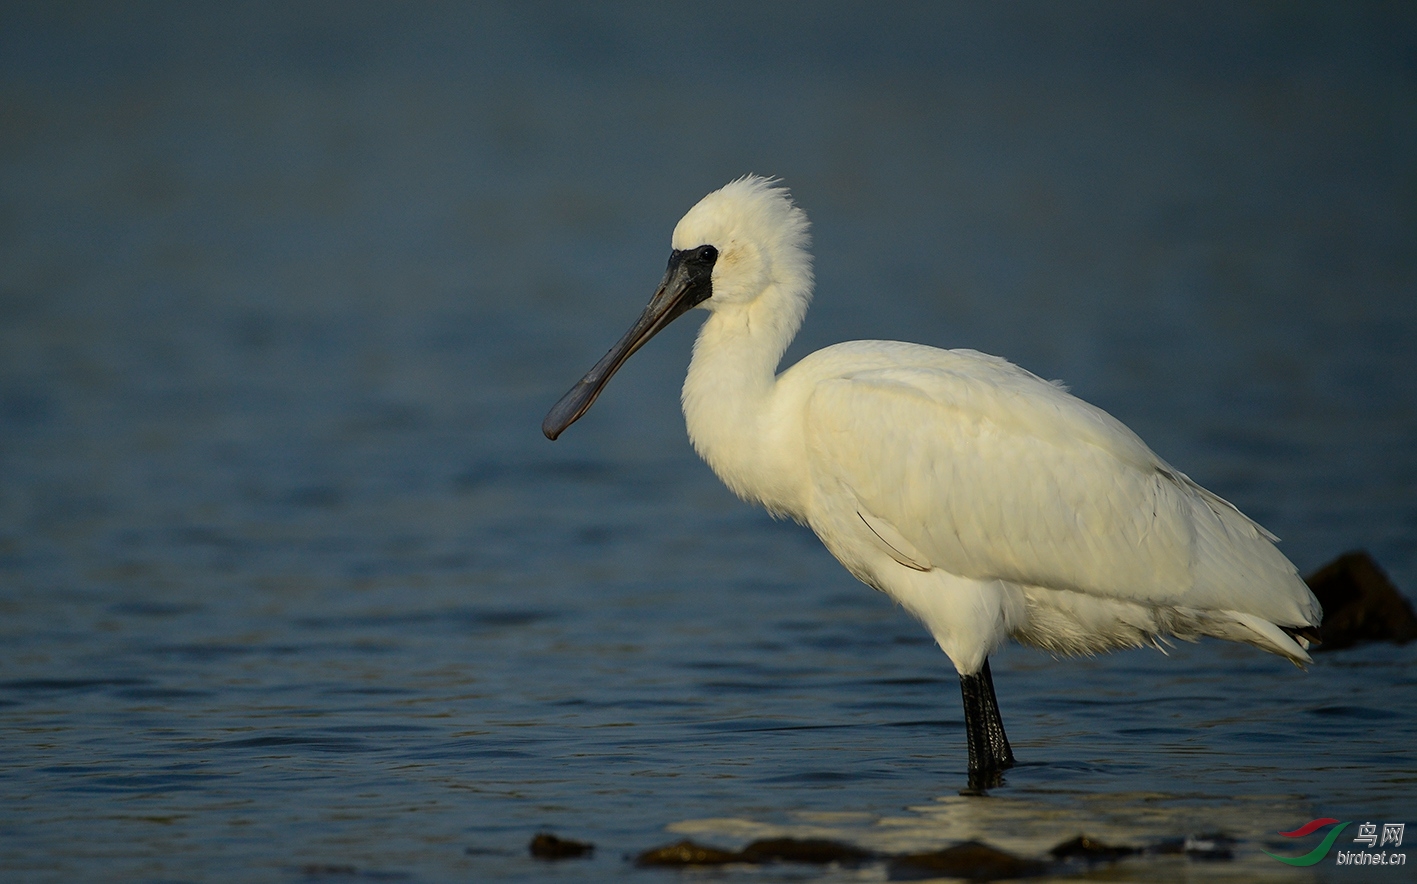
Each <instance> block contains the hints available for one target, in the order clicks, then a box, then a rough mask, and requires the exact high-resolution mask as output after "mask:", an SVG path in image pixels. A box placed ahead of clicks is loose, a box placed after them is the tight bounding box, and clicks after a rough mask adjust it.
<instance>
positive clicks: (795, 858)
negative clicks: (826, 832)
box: [739, 838, 875, 865]
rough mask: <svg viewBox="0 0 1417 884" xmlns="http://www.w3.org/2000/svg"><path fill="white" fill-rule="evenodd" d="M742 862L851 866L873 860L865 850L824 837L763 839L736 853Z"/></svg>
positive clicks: (870, 854)
mask: <svg viewBox="0 0 1417 884" xmlns="http://www.w3.org/2000/svg"><path fill="white" fill-rule="evenodd" d="M739 855H740V856H741V857H742V858H743V860H744V861H745V862H751V863H764V862H786V863H816V864H818V865H825V864H827V863H840V864H842V865H853V864H856V863H861V862H864V861H866V860H869V859H872V858H874V857H875V854H874V853H872V852H871V851H869V850H864V849H862V848H860V847H857V846H855V845H853V844H846V843H844V842H841V841H830V840H827V839H825V838H801V839H799V838H766V839H763V840H761V841H754V842H753V843H752V844H749V845H748V846H747V847H745V848H743V851H742V853H740V854H739Z"/></svg>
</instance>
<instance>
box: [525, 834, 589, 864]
mask: <svg viewBox="0 0 1417 884" xmlns="http://www.w3.org/2000/svg"><path fill="white" fill-rule="evenodd" d="M527 849H528V850H530V851H531V855H532V856H534V857H536V858H537V859H547V860H556V859H574V858H575V857H578V856H589V855H590V854H592V853H594V852H595V845H594V844H590V843H589V842H585V841H572V840H571V839H569V838H557V837H556V836H555V835H552V834H551V833H550V832H542V833H540V834H539V835H537V836H536V837H535V838H533V839H531V844H529V845H528V846H527Z"/></svg>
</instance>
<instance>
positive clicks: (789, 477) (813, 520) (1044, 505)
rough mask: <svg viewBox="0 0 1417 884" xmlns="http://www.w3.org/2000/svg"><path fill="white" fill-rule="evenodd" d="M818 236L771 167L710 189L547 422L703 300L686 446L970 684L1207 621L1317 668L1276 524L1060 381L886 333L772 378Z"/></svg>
mask: <svg viewBox="0 0 1417 884" xmlns="http://www.w3.org/2000/svg"><path fill="white" fill-rule="evenodd" d="M808 241H809V237H808V232H807V219H806V217H805V215H804V214H803V213H802V211H801V210H800V209H798V208H796V207H795V206H794V205H793V204H792V202H791V200H790V198H789V196H788V194H787V192H786V191H785V190H784V189H782V188H779V187H776V186H774V184H773V182H771V181H769V180H767V179H764V178H759V177H755V176H750V177H746V178H742V179H740V180H737V181H734V182H732V183H731V184H729V185H727V186H726V187H724V188H722V189H721V190H718V191H716V192H714V193H711V194H709V195H708V196H707V197H705V198H704V199H703V200H702V201H700V202H699V203H698V205H696V206H694V208H693V209H691V210H690V211H689V213H688V214H686V215H685V216H684V218H683V219H682V220H681V221H680V222H679V224H678V226H677V227H676V228H675V230H674V236H673V247H674V250H675V251H674V257H672V258H671V261H670V270H669V273H668V274H666V277H665V282H664V283H663V284H662V285H661V286H660V290H659V292H657V293H656V296H655V299H654V300H653V301H652V302H651V304H650V306H649V307H648V308H646V312H645V315H644V316H642V317H641V321H640V322H639V323H637V325H636V327H635V328H634V329H632V330H631V332H630V333H629V334H627V335H626V338H625V339H624V340H622V341H621V343H620V344H619V345H617V348H616V349H615V350H612V351H611V353H610V354H607V356H606V358H605V359H604V360H602V361H601V363H600V364H599V365H597V366H596V368H595V369H593V370H592V372H591V373H590V374H589V375H587V377H586V379H585V380H584V381H582V382H581V384H579V385H577V387H576V388H575V389H573V390H572V391H571V393H568V394H567V397H566V398H565V399H563V400H562V402H561V403H560V404H558V405H557V407H556V408H555V409H553V410H552V412H551V414H550V415H548V417H547V422H546V425H545V426H544V429H545V431H546V433H547V435H548V436H550V437H551V438H555V436H556V435H558V434H559V433H560V432H561V431H562V430H564V429H565V427H566V426H568V425H569V424H570V423H571V422H572V421H574V420H575V419H577V418H578V417H580V415H581V414H583V413H584V412H585V410H586V409H587V408H589V406H590V403H591V402H592V401H593V400H594V398H595V396H596V395H597V394H598V393H599V391H600V389H601V388H602V387H603V386H604V384H605V382H606V381H607V380H608V379H609V377H610V375H611V374H613V372H614V371H615V369H616V368H618V367H619V365H620V364H621V363H623V361H624V359H625V358H628V356H629V354H630V353H633V352H634V350H635V349H638V347H639V346H640V345H641V344H643V343H644V341H646V340H648V338H649V337H650V336H652V335H653V334H654V333H655V332H656V331H658V329H659V328H662V327H663V326H664V325H666V324H668V322H669V321H671V320H672V319H673V318H674V317H675V316H677V315H679V313H681V312H683V310H685V309H687V307H689V306H700V307H703V308H705V309H707V310H708V311H709V312H710V315H709V317H708V319H707V321H705V322H704V324H703V327H702V329H701V330H700V332H699V336H698V340H697V341H696V343H695V345H694V355H693V359H692V361H691V362H690V364H689V371H688V376H687V378H686V380H685V382H684V390H683V405H684V416H685V420H686V423H687V426H688V431H689V437H690V439H691V440H692V442H693V444H694V448H695V449H696V450H697V451H698V452H699V454H700V455H701V456H702V457H703V459H704V460H705V461H707V462H708V464H709V466H710V467H712V469H713V470H714V472H715V473H716V474H717V475H718V476H719V477H720V478H721V479H722V480H723V481H724V483H725V484H727V485H728V487H729V488H731V489H732V490H733V491H734V493H736V494H737V495H738V496H740V497H742V498H744V499H746V500H749V501H753V502H756V503H759V504H761V505H762V506H764V507H766V508H767V509H768V510H770V511H771V512H773V513H775V514H777V515H781V516H788V517H791V518H793V519H796V520H798V521H799V522H802V523H804V524H806V525H809V526H811V528H812V530H813V531H815V532H816V533H817V536H818V537H820V538H821V540H822V542H823V543H824V544H825V545H826V547H827V549H828V550H830V551H831V553H832V554H833V555H834V556H836V558H837V559H838V560H840V561H841V563H842V564H843V565H845V566H846V568H847V569H848V570H849V571H850V572H851V573H852V574H854V575H855V576H856V577H857V578H859V579H860V580H861V581H863V582H865V583H867V584H868V585H870V586H873V587H875V588H876V589H879V590H881V591H882V592H885V593H887V594H888V595H890V596H891V597H892V598H894V599H895V600H897V601H898V602H900V603H901V604H902V605H903V606H904V607H905V608H906V609H907V610H909V611H910V612H911V613H912V614H913V615H915V616H916V617H917V618H919V619H920V621H921V622H922V623H924V625H925V626H926V628H928V629H929V630H930V632H931V634H932V635H933V636H934V637H935V639H936V641H937V642H938V643H939V645H940V647H941V648H942V649H943V650H944V651H945V653H946V654H948V655H949V657H950V659H951V660H952V661H953V662H954V664H955V667H956V669H957V670H958V671H959V673H960V675H961V676H962V677H969V676H973V675H975V674H977V673H979V672H980V670H981V668H983V667H986V660H987V657H988V655H989V654H990V653H991V652H992V651H993V650H994V649H995V648H997V647H998V646H999V645H1000V644H1001V643H1002V642H1003V641H1005V640H1006V639H1007V638H1008V637H1010V636H1012V637H1013V638H1015V639H1017V640H1018V641H1020V642H1023V643H1025V644H1028V645H1033V646H1035V647H1039V648H1043V649H1045V650H1048V651H1052V652H1054V653H1060V654H1077V653H1094V652H1097V651H1104V650H1109V649H1112V648H1118V647H1129V646H1139V645H1143V644H1147V643H1151V644H1155V643H1156V642H1157V641H1158V640H1160V639H1164V638H1165V637H1167V636H1176V637H1179V638H1182V639H1187V640H1190V639H1194V638H1196V637H1198V636H1214V637H1217V638H1222V639H1229V640H1233V641H1240V642H1246V643H1249V644H1252V645H1255V646H1257V647H1259V648H1262V649H1264V650H1266V651H1270V652H1272V653H1276V654H1280V655H1283V656H1285V657H1287V658H1289V659H1291V660H1293V661H1295V662H1296V663H1305V662H1308V661H1309V655H1308V654H1307V653H1306V651H1305V647H1306V646H1307V641H1306V640H1305V639H1303V638H1296V637H1292V634H1293V633H1295V632H1297V631H1299V630H1305V631H1307V630H1306V629H1305V628H1306V627H1314V626H1317V625H1318V623H1319V618H1320V614H1321V611H1320V608H1319V605H1318V602H1317V601H1316V600H1315V598H1314V596H1313V595H1312V593H1310V592H1309V590H1308V588H1307V587H1306V586H1305V584H1304V582H1303V581H1302V580H1301V579H1300V578H1299V576H1298V574H1297V573H1296V571H1295V569H1294V566H1293V565H1292V564H1290V562H1289V561H1288V560H1287V559H1286V558H1285V557H1284V556H1283V555H1282V554H1281V553H1280V552H1279V551H1278V550H1277V549H1276V548H1275V547H1274V544H1273V542H1272V541H1274V540H1275V538H1274V537H1273V535H1271V534H1269V533H1268V532H1267V531H1265V530H1264V529H1263V528H1261V527H1260V526H1259V525H1257V524H1255V523H1254V522H1252V521H1251V520H1250V519H1248V518H1247V517H1245V516H1244V515H1243V514H1242V513H1241V512H1240V511H1239V510H1238V509H1236V508H1235V507H1234V506H1232V505H1231V504H1229V503H1227V502H1226V501H1224V500H1222V499H1221V498H1219V497H1217V496H1216V495H1214V494H1212V493H1210V492H1209V491H1206V490H1205V489H1203V488H1201V487H1200V486H1199V485H1197V484H1196V483H1195V482H1193V481H1191V480H1190V479H1189V478H1187V477H1186V476H1185V475H1184V474H1182V473H1180V472H1178V471H1177V470H1175V469H1173V468H1172V467H1171V466H1169V465H1168V464H1166V463H1165V462H1164V461H1162V460H1161V459H1160V458H1159V457H1157V456H1156V454H1154V453H1153V452H1152V451H1151V449H1149V448H1148V447H1147V446H1146V444H1145V443H1143V442H1142V441H1141V439H1139V438H1138V437H1137V436H1136V435H1135V434H1134V433H1132V432H1131V431H1130V430H1128V429H1127V428H1126V427H1125V426H1123V425H1122V424H1121V423H1120V422H1119V421H1117V420H1116V419H1115V418H1113V417H1112V416H1111V415H1109V414H1107V413H1106V412H1104V411H1102V410H1101V409H1098V408H1095V407H1094V406H1092V405H1089V404H1087V403H1086V402H1083V401H1081V400H1079V399H1077V398H1075V397H1073V396H1071V395H1069V394H1068V393H1067V392H1066V391H1065V390H1064V389H1063V388H1062V387H1061V386H1058V385H1056V384H1051V383H1048V382H1046V381H1044V380H1041V379H1040V378H1038V377H1036V376H1035V375H1032V374H1030V373H1029V372H1027V371H1024V370H1023V369H1021V368H1018V367H1017V366H1014V365H1012V364H1010V363H1008V362H1007V361H1005V360H1003V359H999V358H997V357H993V356H987V355H985V354H982V353H977V352H974V351H972V350H939V349H935V348H932V347H925V346H920V345H916V344H904V343H897V342H889V341H854V342H851V343H845V344H838V345H835V346H832V347H827V348H826V349H823V350H819V351H817V352H815V353H813V354H811V355H810V356H807V357H806V358H805V359H803V360H802V361H801V362H799V363H797V364H796V365H794V366H793V367H792V368H790V369H788V370H787V371H785V372H783V373H782V374H781V375H777V374H776V369H777V364H778V362H779V360H780V359H781V358H782V354H783V352H784V351H785V350H786V348H787V345H788V344H789V343H790V342H791V340H792V338H793V336H794V335H795V334H796V332H797V329H798V327H799V326H800V324H801V321H802V318H803V315H804V314H805V312H806V309H807V305H808V302H809V301H810V299H811V292H812V284H813V278H812V269H811V258H810V255H809V254H808V251H807V246H808ZM1281 627H1287V628H1288V629H1289V630H1290V631H1289V632H1286V631H1285V629H1282V628H1281ZM984 672H985V675H986V676H987V668H985V669H984ZM989 695H990V696H989V699H990V700H991V701H992V684H991V685H990V687H989ZM968 701H969V698H968V689H967V688H966V704H967V705H968ZM995 715H996V716H997V712H995ZM999 734H1000V737H1002V726H1000V731H999ZM973 740H974V736H973V732H972V731H971V768H972V769H973V767H974V766H975V765H974V759H973V749H974V745H973ZM1003 747H1004V751H1005V753H1006V754H1007V742H1006V741H1004V744H1003ZM1011 761H1012V756H1011V754H1008V758H1007V762H1011ZM1007 762H1004V763H1003V764H1004V766H1006V763H1007Z"/></svg>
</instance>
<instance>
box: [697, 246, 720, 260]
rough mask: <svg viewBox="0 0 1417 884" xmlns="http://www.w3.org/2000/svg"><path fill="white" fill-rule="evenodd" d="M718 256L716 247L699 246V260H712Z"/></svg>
mask: <svg viewBox="0 0 1417 884" xmlns="http://www.w3.org/2000/svg"><path fill="white" fill-rule="evenodd" d="M717 257H718V249H716V248H714V247H713V246H699V260H700V261H712V260H714V259H715V258H717Z"/></svg>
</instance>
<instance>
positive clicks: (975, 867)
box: [887, 841, 1053, 881]
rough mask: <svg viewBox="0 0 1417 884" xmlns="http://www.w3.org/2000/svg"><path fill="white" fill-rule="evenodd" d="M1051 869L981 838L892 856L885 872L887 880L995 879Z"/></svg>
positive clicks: (1038, 872) (1044, 863)
mask: <svg viewBox="0 0 1417 884" xmlns="http://www.w3.org/2000/svg"><path fill="white" fill-rule="evenodd" d="M1052 870H1053V866H1052V864H1051V863H1046V862H1043V861H1042V860H1036V859H1025V858H1023V857H1021V856H1014V855H1013V854H1012V853H1008V852H1006V851H1003V850H1000V849H998V848H997V847H991V846H989V845H988V844H985V843H984V842H982V841H965V842H964V843H963V844H956V845H955V846H953V847H946V848H945V849H944V850H935V851H931V852H930V853H911V854H906V855H905V856H898V857H895V858H894V859H892V860H891V861H890V866H889V867H888V870H887V874H888V877H889V879H890V880H891V881H923V880H926V879H928V878H964V879H966V880H969V881H998V880H1001V879H1004V878H1029V877H1033V876H1035V875H1045V874H1047V873H1048V872H1050V871H1052Z"/></svg>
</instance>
